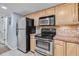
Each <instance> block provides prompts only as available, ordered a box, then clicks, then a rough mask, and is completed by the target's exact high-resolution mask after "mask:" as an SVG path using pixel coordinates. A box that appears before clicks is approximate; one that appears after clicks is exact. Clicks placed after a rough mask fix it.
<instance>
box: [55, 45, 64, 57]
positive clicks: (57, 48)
mask: <svg viewBox="0 0 79 59" xmlns="http://www.w3.org/2000/svg"><path fill="white" fill-rule="evenodd" d="M54 55H55V56H64V47H63V46H61V45H55V47H54Z"/></svg>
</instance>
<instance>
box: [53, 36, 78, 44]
mask: <svg viewBox="0 0 79 59" xmlns="http://www.w3.org/2000/svg"><path fill="white" fill-rule="evenodd" d="M54 40H61V41H65V42H72V43H77V44H79V38H78V37H67V36H58V35H56V36H55V37H54Z"/></svg>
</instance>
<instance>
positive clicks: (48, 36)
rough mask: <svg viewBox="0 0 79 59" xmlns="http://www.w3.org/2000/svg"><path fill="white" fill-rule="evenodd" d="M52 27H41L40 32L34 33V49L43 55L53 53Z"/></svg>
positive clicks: (53, 30) (53, 32) (53, 34)
mask: <svg viewBox="0 0 79 59" xmlns="http://www.w3.org/2000/svg"><path fill="white" fill-rule="evenodd" d="M55 34H56V30H55V29H54V28H43V29H42V30H41V34H38V35H36V36H35V37H36V51H37V52H38V53H41V54H43V55H53V37H54V36H55Z"/></svg>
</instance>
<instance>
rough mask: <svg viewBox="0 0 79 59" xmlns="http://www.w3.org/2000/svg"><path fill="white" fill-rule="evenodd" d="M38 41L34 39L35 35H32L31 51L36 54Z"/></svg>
mask: <svg viewBox="0 0 79 59" xmlns="http://www.w3.org/2000/svg"><path fill="white" fill-rule="evenodd" d="M35 46H36V40H35V38H34V34H31V35H30V50H31V51H32V52H35Z"/></svg>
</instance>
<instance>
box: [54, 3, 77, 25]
mask: <svg viewBox="0 0 79 59" xmlns="http://www.w3.org/2000/svg"><path fill="white" fill-rule="evenodd" d="M74 7H75V4H71V3H69V4H62V5H59V6H57V7H56V8H55V10H56V11H55V12H56V25H66V24H67V25H68V24H73V19H74V9H75V8H74Z"/></svg>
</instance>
